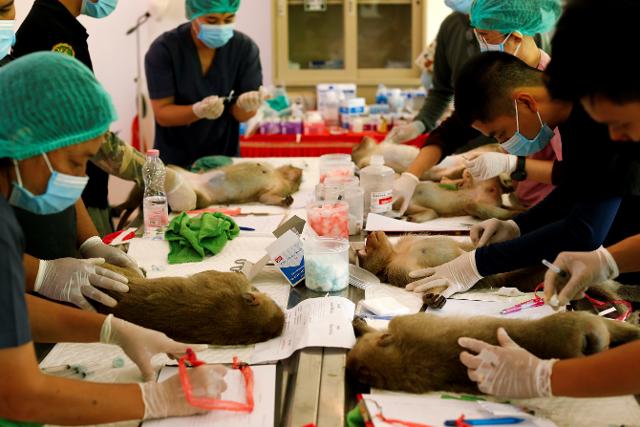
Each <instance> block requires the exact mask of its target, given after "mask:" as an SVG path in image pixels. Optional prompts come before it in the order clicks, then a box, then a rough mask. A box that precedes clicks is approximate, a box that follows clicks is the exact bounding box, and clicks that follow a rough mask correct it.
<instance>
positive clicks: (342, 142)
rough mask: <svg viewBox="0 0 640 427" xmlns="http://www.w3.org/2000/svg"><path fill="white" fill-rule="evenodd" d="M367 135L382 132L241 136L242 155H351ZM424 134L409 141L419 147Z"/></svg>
mask: <svg viewBox="0 0 640 427" xmlns="http://www.w3.org/2000/svg"><path fill="white" fill-rule="evenodd" d="M365 136H369V137H372V138H375V139H376V140H377V141H378V142H380V141H382V140H383V139H384V137H385V134H383V133H378V132H363V133H344V134H340V135H331V134H329V133H327V134H326V135H253V136H251V137H248V138H245V137H241V138H240V155H241V156H242V157H317V156H321V155H323V154H332V153H345V154H351V150H352V149H353V147H354V146H356V145H358V144H359V143H360V141H362V138H364V137H365ZM425 138H426V135H422V136H420V137H419V138H417V139H415V140H413V141H411V142H408V143H407V144H409V145H414V146H416V147H422V145H423V143H424V140H425Z"/></svg>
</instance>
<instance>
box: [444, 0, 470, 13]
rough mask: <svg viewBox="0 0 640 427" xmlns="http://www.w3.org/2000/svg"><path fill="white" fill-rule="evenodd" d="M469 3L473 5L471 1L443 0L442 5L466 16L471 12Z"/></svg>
mask: <svg viewBox="0 0 640 427" xmlns="http://www.w3.org/2000/svg"><path fill="white" fill-rule="evenodd" d="M471 3H473V0H444V4H446V5H447V6H448V7H449V8H451V9H453V10H455V11H456V12H460V13H464V14H466V15H468V14H469V11H470V10H471Z"/></svg>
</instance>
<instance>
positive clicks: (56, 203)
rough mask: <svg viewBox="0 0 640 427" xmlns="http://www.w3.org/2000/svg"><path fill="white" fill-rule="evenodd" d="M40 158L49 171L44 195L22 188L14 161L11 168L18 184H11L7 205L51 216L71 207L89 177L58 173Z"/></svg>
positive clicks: (20, 178)
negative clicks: (36, 194)
mask: <svg viewBox="0 0 640 427" xmlns="http://www.w3.org/2000/svg"><path fill="white" fill-rule="evenodd" d="M42 157H44V160H45V162H47V166H48V167H49V170H50V171H51V178H49V183H48V184H47V190H46V191H45V192H44V194H40V195H39V196H35V195H34V194H33V193H32V192H31V191H29V190H27V189H26V188H24V187H23V186H22V177H21V176H20V169H19V168H18V162H17V161H15V160H14V161H13V166H14V167H15V169H16V179H17V180H18V182H14V183H13V190H12V191H11V197H9V204H11V205H12V206H15V207H17V208H21V209H24V210H26V211H29V212H31V213H34V214H36V215H51V214H55V213H58V212H62V211H63V210H65V209H67V208H68V207H70V206H73V205H74V204H75V203H76V202H77V201H78V199H80V197H81V196H82V191H83V190H84V187H86V186H87V181H89V177H87V176H73V175H65V174H62V173H58V172H56V171H54V170H53V168H52V167H51V163H50V162H49V158H48V157H47V155H46V154H44V153H43V154H42Z"/></svg>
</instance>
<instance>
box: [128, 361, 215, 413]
mask: <svg viewBox="0 0 640 427" xmlns="http://www.w3.org/2000/svg"><path fill="white" fill-rule="evenodd" d="M226 374H227V369H226V368H225V367H224V366H220V365H203V366H198V367H197V368H194V369H188V370H187V375H188V376H189V382H190V383H191V386H192V389H193V394H194V396H195V397H200V398H203V397H208V398H211V399H219V398H220V395H221V394H222V393H223V392H224V391H225V390H226V389H227V384H226V383H225V382H224V376H225V375H226ZM140 390H141V391H142V400H143V401H144V419H145V420H149V419H154V418H166V417H178V416H187V415H195V414H201V413H204V412H207V411H206V410H204V409H200V408H196V407H195V406H191V405H190V404H189V403H188V402H187V399H186V397H185V395H184V391H183V390H182V383H181V382H180V376H179V375H174V376H172V377H170V378H168V379H167V380H165V381H163V382H161V383H155V382H146V383H142V384H140Z"/></svg>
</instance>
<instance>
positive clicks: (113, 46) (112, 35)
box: [15, 0, 273, 141]
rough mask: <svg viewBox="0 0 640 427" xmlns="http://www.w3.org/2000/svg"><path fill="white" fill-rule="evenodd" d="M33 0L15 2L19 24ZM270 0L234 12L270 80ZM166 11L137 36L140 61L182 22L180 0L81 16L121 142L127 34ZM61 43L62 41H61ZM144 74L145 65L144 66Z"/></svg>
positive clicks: (131, 58) (130, 42) (140, 2)
mask: <svg viewBox="0 0 640 427" xmlns="http://www.w3.org/2000/svg"><path fill="white" fill-rule="evenodd" d="M32 4H33V0H16V2H15V5H16V11H17V20H18V23H17V24H18V25H20V23H22V21H23V20H24V18H25V16H26V15H27V13H28V12H29V10H30V9H31V6H32ZM270 5H271V1H270V0H243V2H242V5H241V8H240V12H239V13H238V19H237V22H238V24H237V26H238V30H240V31H242V32H245V33H247V34H248V35H249V36H251V37H252V38H253V39H254V40H255V41H256V43H257V44H258V46H259V47H260V51H261V59H262V67H263V70H264V81H265V83H266V84H269V83H270V82H271V79H272V68H273V66H272V59H271V58H272V54H273V46H272V44H273V42H272V38H271V34H272V23H271V6H270ZM154 6H155V7H159V6H166V8H164V7H160V9H165V10H164V12H165V13H166V15H165V16H164V17H162V18H160V19H159V18H158V17H157V16H156V17H152V18H151V19H150V20H149V21H148V22H147V24H146V25H145V26H144V27H143V30H142V32H141V50H142V54H141V55H142V57H144V54H145V52H146V51H147V49H148V47H149V45H150V44H151V42H152V41H153V40H154V39H155V38H156V37H157V36H159V35H160V34H162V33H163V32H164V31H167V30H169V29H171V28H174V27H176V26H177V25H179V24H181V23H183V22H186V18H185V14H184V0H120V1H119V3H118V7H117V9H116V10H115V12H114V13H113V14H112V15H110V16H109V17H107V18H104V19H93V18H89V17H86V16H81V17H80V18H79V19H80V21H81V22H82V24H83V25H84V26H85V27H86V28H87V31H88V33H89V49H90V51H91V57H92V60H93V66H94V69H95V73H96V76H97V78H98V80H99V81H100V82H101V83H102V84H103V85H104V86H105V87H106V89H107V91H109V93H110V94H111V96H112V97H113V100H114V103H115V106H116V109H117V111H118V121H117V122H115V123H114V125H113V127H112V130H114V131H119V132H120V136H121V137H122V139H124V140H125V141H130V140H131V122H132V120H133V118H134V117H135V115H136V105H135V93H136V85H135V82H134V78H135V75H136V43H135V36H134V35H130V36H126V35H125V32H126V31H127V29H129V28H130V27H132V26H133V25H134V24H135V22H136V19H137V17H138V16H140V15H142V14H144V12H146V11H147V10H149V9H150V7H151V8H152V9H151V10H155V9H153V7H154ZM61 41H62V40H61ZM142 72H143V73H144V64H143V65H142Z"/></svg>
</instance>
